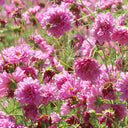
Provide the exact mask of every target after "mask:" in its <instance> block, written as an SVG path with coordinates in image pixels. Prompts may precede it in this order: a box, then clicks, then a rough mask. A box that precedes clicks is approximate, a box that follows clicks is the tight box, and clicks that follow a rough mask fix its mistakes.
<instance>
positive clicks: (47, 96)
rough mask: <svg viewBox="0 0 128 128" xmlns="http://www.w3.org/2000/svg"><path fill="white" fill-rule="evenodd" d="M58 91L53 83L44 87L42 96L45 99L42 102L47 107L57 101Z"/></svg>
mask: <svg viewBox="0 0 128 128" xmlns="http://www.w3.org/2000/svg"><path fill="white" fill-rule="evenodd" d="M56 91H57V89H56V87H55V86H54V85H53V84H52V83H48V84H46V85H45V86H43V88H42V91H41V96H42V97H43V98H42V100H43V103H44V104H45V105H47V104H48V102H49V101H52V100H54V99H55V94H56Z"/></svg>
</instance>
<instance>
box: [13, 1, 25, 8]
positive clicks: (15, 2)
mask: <svg viewBox="0 0 128 128" xmlns="http://www.w3.org/2000/svg"><path fill="white" fill-rule="evenodd" d="M12 3H14V4H16V5H20V6H21V7H22V5H24V6H25V3H24V2H23V0H18V1H17V0H12Z"/></svg>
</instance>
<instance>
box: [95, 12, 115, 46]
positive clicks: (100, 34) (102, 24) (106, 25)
mask: <svg viewBox="0 0 128 128" xmlns="http://www.w3.org/2000/svg"><path fill="white" fill-rule="evenodd" d="M113 21H114V18H113V16H112V15H111V13H110V12H107V13H106V14H104V13H99V14H98V16H97V17H96V19H95V22H94V23H93V35H94V37H95V39H96V40H97V41H98V42H99V44H100V45H102V43H103V41H108V42H109V41H110V40H111V34H112V32H113V29H114V23H113Z"/></svg>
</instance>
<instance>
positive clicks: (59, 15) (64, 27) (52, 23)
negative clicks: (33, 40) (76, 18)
mask: <svg viewBox="0 0 128 128" xmlns="http://www.w3.org/2000/svg"><path fill="white" fill-rule="evenodd" d="M72 20H73V15H72V14H71V13H70V12H69V9H68V8H67V7H66V6H64V5H61V6H57V5H56V6H51V7H49V8H48V10H46V11H45V12H44V14H43V17H42V21H41V25H42V27H43V29H46V30H47V31H48V34H49V35H54V36H55V37H59V36H61V35H64V32H65V31H69V30H70V29H71V28H72V25H71V21H72Z"/></svg>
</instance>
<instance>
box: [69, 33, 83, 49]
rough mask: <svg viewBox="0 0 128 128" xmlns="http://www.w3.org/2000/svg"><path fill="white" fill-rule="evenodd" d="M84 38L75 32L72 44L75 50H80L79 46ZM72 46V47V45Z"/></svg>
mask: <svg viewBox="0 0 128 128" xmlns="http://www.w3.org/2000/svg"><path fill="white" fill-rule="evenodd" d="M83 36H84V34H83ZM83 41H84V38H83V37H82V36H81V35H80V34H75V35H74V37H73V39H72V43H71V45H72V46H73V48H74V51H77V50H79V48H80V47H81V45H82V44H83ZM72 46H71V47H72Z"/></svg>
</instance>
